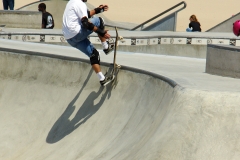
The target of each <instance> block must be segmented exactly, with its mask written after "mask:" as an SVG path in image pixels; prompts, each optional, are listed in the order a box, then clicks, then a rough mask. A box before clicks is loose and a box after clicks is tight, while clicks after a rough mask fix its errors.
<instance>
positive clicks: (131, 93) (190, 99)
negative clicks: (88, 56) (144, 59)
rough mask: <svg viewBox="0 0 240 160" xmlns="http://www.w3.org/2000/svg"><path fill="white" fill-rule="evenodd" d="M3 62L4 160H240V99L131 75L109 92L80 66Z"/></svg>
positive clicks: (6, 57)
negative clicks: (239, 159)
mask: <svg viewBox="0 0 240 160" xmlns="http://www.w3.org/2000/svg"><path fill="white" fill-rule="evenodd" d="M0 57H1V58H0V73H1V74H0V128H1V132H0V141H1V144H0V159H3V160H5V159H8V160H13V159H14V160H15V159H18V160H26V159H28V160H30V159H34V160H38V159H39V160H42V159H45V160H53V159H62V160H73V159H79V160H80V159H81V160H93V159H96V160H100V159H102V160H108V159H114V160H122V159H126V160H127V159H129V160H134V159H136V160H140V159H142V160H153V159H164V160H166V159H172V160H176V159H195V160H198V159H238V158H239V156H240V152H239V148H240V143H238V142H239V141H238V139H239V138H240V137H239V131H240V125H239V122H240V118H239V113H240V108H239V104H240V103H239V102H240V97H239V94H237V93H236V94H235V93H222V92H207V91H198V90H190V89H186V88H182V87H181V86H178V85H176V86H175V85H174V83H171V82H170V81H168V80H167V79H161V78H159V77H157V76H154V75H151V74H147V73H144V72H141V71H139V72H137V70H135V71H134V70H131V69H130V68H127V67H125V69H124V67H123V69H122V70H121V71H120V73H119V75H118V77H117V78H118V83H117V85H116V86H115V88H114V87H111V85H109V86H107V87H105V88H103V87H100V85H99V83H98V79H97V77H96V75H95V73H93V71H92V69H91V68H90V65H89V64H88V63H85V62H81V61H79V60H77V59H68V60H67V59H66V58H49V57H43V56H33V55H27V54H18V53H14V52H7V51H2V52H1V53H0ZM103 70H107V67H104V66H103ZM233 102H234V103H233Z"/></svg>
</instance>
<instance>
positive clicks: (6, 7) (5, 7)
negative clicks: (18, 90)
mask: <svg viewBox="0 0 240 160" xmlns="http://www.w3.org/2000/svg"><path fill="white" fill-rule="evenodd" d="M2 2H3V9H4V10H8V0H3V1H2Z"/></svg>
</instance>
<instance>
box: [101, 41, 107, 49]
mask: <svg viewBox="0 0 240 160" xmlns="http://www.w3.org/2000/svg"><path fill="white" fill-rule="evenodd" d="M102 46H103V49H108V43H107V41H105V42H102Z"/></svg>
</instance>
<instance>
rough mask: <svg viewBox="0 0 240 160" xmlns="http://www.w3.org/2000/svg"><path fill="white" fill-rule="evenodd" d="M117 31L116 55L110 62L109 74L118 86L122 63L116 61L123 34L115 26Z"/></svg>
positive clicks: (113, 84)
mask: <svg viewBox="0 0 240 160" xmlns="http://www.w3.org/2000/svg"><path fill="white" fill-rule="evenodd" d="M115 31H116V38H115V45H114V56H113V63H112V64H110V67H109V70H108V75H109V76H110V77H111V79H112V80H111V81H112V86H116V84H117V75H118V72H119V69H120V68H121V65H119V64H117V63H116V57H117V48H118V45H119V40H123V37H122V36H119V35H118V30H117V27H115Z"/></svg>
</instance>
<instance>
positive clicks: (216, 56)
mask: <svg viewBox="0 0 240 160" xmlns="http://www.w3.org/2000/svg"><path fill="white" fill-rule="evenodd" d="M239 62H240V47H235V46H231V47H230V46H223V45H209V46H208V47H207V59H206V72H207V73H210V74H215V75H220V76H227V77H233V78H240V64H239Z"/></svg>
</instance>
